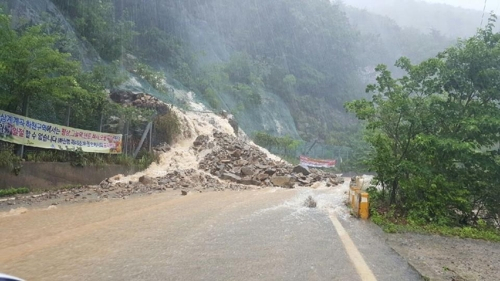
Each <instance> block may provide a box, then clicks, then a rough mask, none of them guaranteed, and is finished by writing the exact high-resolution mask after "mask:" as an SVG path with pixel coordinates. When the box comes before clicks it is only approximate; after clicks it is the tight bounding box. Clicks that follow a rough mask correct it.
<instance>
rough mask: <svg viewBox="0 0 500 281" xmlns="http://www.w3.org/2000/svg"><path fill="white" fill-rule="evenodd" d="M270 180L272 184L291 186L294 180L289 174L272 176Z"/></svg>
mask: <svg viewBox="0 0 500 281" xmlns="http://www.w3.org/2000/svg"><path fill="white" fill-rule="evenodd" d="M271 182H272V183H273V185H274V186H280V187H288V188H292V187H293V183H294V182H295V180H294V179H293V178H292V177H291V176H273V177H271Z"/></svg>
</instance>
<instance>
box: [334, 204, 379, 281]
mask: <svg viewBox="0 0 500 281" xmlns="http://www.w3.org/2000/svg"><path fill="white" fill-rule="evenodd" d="M330 220H331V221H332V223H333V226H334V227H335V230H337V233H338V235H339V236H340V240H341V241H342V244H344V248H345V249H346V251H347V254H348V255H349V258H350V259H351V262H352V263H353V264H354V267H355V268H356V271H357V272H358V274H359V277H361V280H363V281H376V280H377V278H375V275H373V272H372V271H371V269H370V267H368V265H367V264H366V262H365V260H364V259H363V256H361V253H360V252H359V251H358V248H356V245H354V242H352V240H351V237H349V234H347V231H346V230H345V229H344V227H343V226H342V224H341V223H340V222H339V220H338V219H337V216H336V215H335V214H330Z"/></svg>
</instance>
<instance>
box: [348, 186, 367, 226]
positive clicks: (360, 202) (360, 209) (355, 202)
mask: <svg viewBox="0 0 500 281" xmlns="http://www.w3.org/2000/svg"><path fill="white" fill-rule="evenodd" d="M363 185H364V179H363V178H362V177H354V178H352V179H351V183H350V186H349V203H350V205H351V208H352V211H353V215H354V216H355V217H358V218H361V219H368V218H369V217H370V202H369V201H370V200H369V194H368V193H367V192H364V190H363Z"/></svg>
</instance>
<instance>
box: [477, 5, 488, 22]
mask: <svg viewBox="0 0 500 281" xmlns="http://www.w3.org/2000/svg"><path fill="white" fill-rule="evenodd" d="M487 2H488V0H484V7H483V16H482V17H481V25H480V26H479V27H483V20H484V13H485V12H486V4H487Z"/></svg>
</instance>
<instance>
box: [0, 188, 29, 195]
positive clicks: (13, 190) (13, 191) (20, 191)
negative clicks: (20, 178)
mask: <svg viewBox="0 0 500 281" xmlns="http://www.w3.org/2000/svg"><path fill="white" fill-rule="evenodd" d="M29 192H30V190H29V189H28V188H26V187H19V188H13V187H12V188H8V189H0V197H6V196H12V195H16V194H25V193H29Z"/></svg>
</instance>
